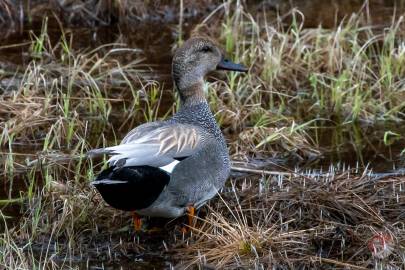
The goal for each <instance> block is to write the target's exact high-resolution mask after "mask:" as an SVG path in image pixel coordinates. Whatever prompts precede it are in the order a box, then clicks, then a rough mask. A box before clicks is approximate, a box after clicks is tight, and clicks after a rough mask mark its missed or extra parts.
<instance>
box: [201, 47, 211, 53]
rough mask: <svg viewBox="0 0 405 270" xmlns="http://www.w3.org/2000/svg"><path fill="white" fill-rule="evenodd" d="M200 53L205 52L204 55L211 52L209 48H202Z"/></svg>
mask: <svg viewBox="0 0 405 270" xmlns="http://www.w3.org/2000/svg"><path fill="white" fill-rule="evenodd" d="M201 51H202V52H205V53H206V52H210V51H211V48H210V47H208V46H204V47H202V48H201Z"/></svg>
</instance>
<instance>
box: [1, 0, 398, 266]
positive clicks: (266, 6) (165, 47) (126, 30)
mask: <svg viewBox="0 0 405 270" xmlns="http://www.w3.org/2000/svg"><path fill="white" fill-rule="evenodd" d="M286 2H288V1H277V0H275V1H261V2H260V3H259V4H254V5H253V4H252V5H249V6H248V9H249V10H251V11H252V12H261V11H263V10H268V11H269V12H275V10H276V9H277V8H278V9H279V10H280V11H279V12H280V13H281V14H283V13H286V12H287V10H288V9H289V8H290V4H286ZM293 2H294V4H295V5H296V6H297V7H298V9H299V10H301V11H302V13H303V14H304V16H305V26H306V27H317V26H318V25H319V24H320V23H322V24H323V25H324V26H326V27H332V26H334V25H335V24H336V22H337V21H339V20H340V19H342V18H344V17H346V16H349V15H350V14H351V13H352V12H357V11H358V10H359V9H360V8H361V6H362V5H361V2H360V1H349V0H347V1H321V0H312V1H293ZM395 3H396V2H395V1H370V8H369V14H370V20H371V21H372V22H373V23H375V24H380V25H384V24H385V23H387V22H388V23H389V22H390V18H391V15H392V13H393V12H394V4H395ZM398 3H399V6H398V9H397V10H400V9H401V8H402V6H401V5H400V4H401V3H402V1H400V2H398ZM314 6H315V7H316V8H314ZM177 7H178V6H176V8H177ZM176 8H171V9H167V10H164V11H163V13H162V14H165V13H164V12H166V16H164V15H162V17H161V18H160V19H159V18H157V19H156V18H155V19H151V18H146V19H145V20H144V21H142V20H139V21H138V23H137V24H132V25H128V24H118V23H115V24H112V25H111V26H98V27H94V28H88V27H80V26H75V27H72V26H70V27H69V26H65V27H64V31H65V33H71V34H72V36H73V39H72V40H73V48H74V49H76V50H84V49H90V48H97V47H99V46H101V45H103V44H106V43H114V42H120V43H125V44H127V46H129V47H133V48H139V49H141V50H142V53H141V55H142V56H143V57H145V63H146V64H148V65H149V66H151V67H152V68H153V70H154V72H153V73H152V76H154V77H155V79H156V80H158V81H160V82H161V83H162V84H164V85H165V88H166V89H167V90H168V91H171V89H172V88H173V85H172V82H171V78H170V68H171V67H170V65H171V55H172V46H173V44H175V41H176V39H177V38H178V37H177V30H176V26H177V24H178V21H177V20H178V16H177V15H176V14H174V13H173V12H177V10H176ZM214 8H215V5H214V4H212V5H211V6H209V7H207V10H206V11H205V12H200V13H197V14H196V15H194V16H193V14H192V12H190V14H189V15H188V16H186V18H185V19H184V28H183V31H184V32H185V33H188V32H189V30H190V29H192V28H193V27H194V26H195V25H196V24H197V23H198V22H200V21H201V19H202V18H204V16H205V15H206V14H208V13H209V12H210V11H212V10H213V9H214ZM397 12H398V11H397ZM274 14H275V13H274ZM331 14H336V16H331ZM41 25H42V21H38V20H37V21H33V22H31V23H28V22H26V23H25V24H24V27H23V31H22V32H21V31H16V32H15V33H12V34H8V37H7V38H6V39H4V38H3V39H1V40H0V70H8V71H10V70H11V71H12V70H14V71H16V70H22V69H23V66H24V65H25V64H27V63H28V62H29V61H30V59H31V58H30V57H29V56H28V55H26V52H27V51H28V49H27V46H29V42H30V40H31V38H30V35H31V31H32V32H33V33H36V34H39V33H40V31H41ZM48 34H49V36H50V37H51V40H53V41H54V42H55V43H56V41H57V40H59V39H60V35H61V28H60V25H59V23H58V22H57V20H55V19H52V17H50V18H49V22H48ZM15 44H25V45H19V46H13V45H15ZM6 84H8V85H10V84H13V82H12V81H7V82H5V81H0V86H3V87H4V85H6ZM15 84H16V85H18V82H15ZM0 88H1V87H0ZM10 89H12V87H10ZM166 100H167V103H168V106H171V103H172V99H171V98H167V99H166ZM353 130H357V133H356V134H353ZM387 130H389V131H392V132H394V133H397V134H401V135H402V134H405V127H401V126H399V125H397V124H395V123H390V124H386V123H384V124H381V125H377V126H370V127H367V128H364V127H362V128H360V127H350V128H346V127H340V128H339V127H331V128H322V129H319V130H316V131H314V134H313V136H314V137H316V138H317V140H318V142H319V145H321V146H322V147H324V148H325V149H327V150H326V151H325V154H324V156H323V157H322V158H321V159H316V160H312V161H309V162H308V164H306V165H307V166H309V167H314V168H319V167H327V166H329V164H330V163H331V162H332V163H336V162H339V161H341V160H344V161H345V163H347V164H348V165H351V166H355V165H356V164H360V165H363V166H365V165H367V164H368V163H370V164H371V167H373V168H375V170H376V171H389V170H392V169H395V168H398V167H401V166H403V160H401V159H399V158H398V157H399V154H400V152H401V151H402V150H403V149H404V148H405V138H404V137H403V136H402V137H401V138H399V139H397V140H395V141H392V142H391V143H390V145H389V146H387V145H385V144H384V141H383V138H384V133H385V132H386V131H387ZM122 133H123V134H116V135H117V137H122V136H123V135H124V133H126V131H123V132H122ZM376 134H377V135H376ZM353 141H356V142H357V143H356V144H352V143H348V142H353ZM331 146H333V147H331ZM13 150H14V151H15V153H17V154H18V153H20V154H22V156H21V160H24V158H25V157H24V154H26V155H27V154H30V153H31V154H33V155H35V153H36V151H37V149H36V148H35V147H32V149H27V146H22V147H18V146H15V147H14V149H13ZM1 151H2V152H7V151H8V149H7V148H3V147H2V148H1ZM5 158H6V157H5V156H4V155H3V157H0V159H5ZM19 158H20V157H18V156H17V157H16V159H17V160H18V159H19ZM3 161H4V160H2V162H3ZM287 163H288V162H287ZM290 165H292V166H294V162H291V164H290ZM11 187H12V191H11V193H10V188H11ZM26 189H27V187H26V186H25V184H24V180H23V179H18V177H16V178H14V179H13V181H12V182H10V181H7V179H5V181H0V200H1V199H7V198H9V196H10V195H11V196H10V197H18V195H19V193H20V191H21V190H26ZM0 206H1V205H0ZM3 213H4V214H5V215H8V216H10V217H14V218H11V219H10V223H8V224H9V226H12V225H13V224H16V223H17V222H18V216H19V215H20V205H19V204H12V205H9V206H7V207H6V208H3ZM16 217H17V218H16ZM134 237H135V236H134ZM150 239H151V238H148V237H146V238H145V242H146V241H148V240H150ZM157 239H158V240H156V238H155V240H154V241H153V242H154V243H155V244H156V247H157V246H159V247H160V248H161V242H162V241H164V240H165V237H164V236H160V237H157ZM100 241H102V240H100ZM41 250H42V247H38V253H39V254H40V253H41ZM95 257H97V256H95ZM168 260H169V258H167V257H165V256H162V255H161V252H156V254H153V253H147V254H145V253H136V252H133V253H132V254H131V252H129V253H128V254H127V256H126V257H121V258H116V259H114V260H112V261H113V262H111V258H99V259H93V258H92V259H89V258H77V259H76V260H75V261H72V262H71V265H72V266H77V267H79V268H88V267H89V268H90V269H121V268H122V267H123V268H124V269H151V268H156V269H161V268H168V267H169V264H168ZM57 261H58V260H57V258H56V263H57ZM61 261H63V258H61ZM134 261H136V263H134Z"/></svg>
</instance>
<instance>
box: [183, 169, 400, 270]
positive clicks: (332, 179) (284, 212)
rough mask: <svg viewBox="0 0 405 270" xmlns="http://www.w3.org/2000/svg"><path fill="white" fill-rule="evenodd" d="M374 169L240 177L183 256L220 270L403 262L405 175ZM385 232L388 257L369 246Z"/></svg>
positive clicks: (359, 266)
mask: <svg viewBox="0 0 405 270" xmlns="http://www.w3.org/2000/svg"><path fill="white" fill-rule="evenodd" d="M369 173H370V172H367V171H364V172H363V173H362V174H361V175H358V174H353V173H352V172H350V171H346V172H336V171H333V168H331V170H330V171H329V172H328V173H323V174H322V173H319V172H308V173H305V174H301V175H300V174H294V173H292V174H291V175H290V176H277V175H275V176H272V177H266V176H264V175H262V176H261V177H252V176H250V177H244V178H242V179H239V180H234V181H232V189H231V190H230V191H229V192H226V193H224V194H221V197H222V199H221V200H219V201H218V203H216V204H214V206H212V208H210V211H209V213H208V214H207V216H206V217H205V218H204V219H203V220H201V221H199V223H198V224H197V226H196V228H195V229H194V231H193V232H194V233H195V237H194V239H193V240H190V241H189V243H188V245H185V246H184V247H182V248H181V249H180V250H181V251H180V252H181V253H180V254H186V258H184V257H179V259H183V260H184V261H186V262H185V263H184V264H183V265H187V263H190V262H191V263H197V264H198V263H200V264H208V265H210V264H211V265H216V266H217V267H218V268H221V269H223V268H226V269H235V268H238V267H247V268H253V267H254V268H255V269H269V268H271V269H284V268H283V267H287V268H288V269H313V268H322V265H323V267H325V268H326V269H327V268H328V267H331V268H333V269H336V268H338V269H347V268H350V269H369V268H374V269H389V267H393V268H391V269H400V268H401V267H403V266H404V263H405V261H404V257H403V256H404V248H405V246H404V244H405V238H404V227H403V226H404V223H403V219H404V217H403V208H404V207H405V200H404V191H403V187H404V184H405V178H404V177H403V176H397V177H376V176H370V175H369ZM380 233H381V234H383V235H385V236H386V237H387V238H388V236H389V241H387V247H386V249H385V252H387V253H385V254H384V255H381V256H380V254H377V252H374V250H372V249H370V247H369V242H370V241H371V239H372V238H373V237H376V236H377V235H379V234H380ZM377 250H378V252H380V251H381V248H380V247H377ZM196 254H198V256H197V257H196ZM379 256H380V257H379ZM325 268H322V269H325Z"/></svg>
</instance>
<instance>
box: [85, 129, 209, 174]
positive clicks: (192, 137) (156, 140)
mask: <svg viewBox="0 0 405 270" xmlns="http://www.w3.org/2000/svg"><path fill="white" fill-rule="evenodd" d="M203 134H204V132H202V130H201V128H199V127H197V126H193V125H188V124H180V123H173V122H153V123H146V124H143V125H141V126H139V127H137V128H135V129H133V130H132V131H130V132H129V133H128V134H127V135H126V136H125V138H124V139H123V140H122V142H121V144H120V145H117V146H112V147H106V148H101V149H94V150H91V151H89V152H88V155H90V156H95V155H101V154H108V155H111V157H110V159H109V160H108V162H109V164H110V166H116V167H123V166H144V165H147V166H152V167H164V166H166V165H171V166H172V167H174V165H176V164H177V163H178V162H179V161H180V160H182V159H184V158H186V157H188V156H190V155H192V154H193V153H195V152H196V151H198V149H199V148H200V147H201V143H202V141H203V140H204V135H203ZM169 167H170V166H169ZM169 169H173V168H169Z"/></svg>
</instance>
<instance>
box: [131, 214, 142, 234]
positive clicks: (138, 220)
mask: <svg viewBox="0 0 405 270" xmlns="http://www.w3.org/2000/svg"><path fill="white" fill-rule="evenodd" d="M132 220H133V222H134V229H135V231H136V232H139V231H141V229H142V219H141V218H140V217H139V216H138V214H137V213H135V212H133V213H132Z"/></svg>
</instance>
